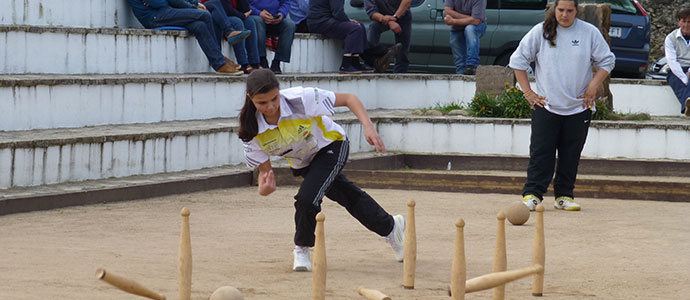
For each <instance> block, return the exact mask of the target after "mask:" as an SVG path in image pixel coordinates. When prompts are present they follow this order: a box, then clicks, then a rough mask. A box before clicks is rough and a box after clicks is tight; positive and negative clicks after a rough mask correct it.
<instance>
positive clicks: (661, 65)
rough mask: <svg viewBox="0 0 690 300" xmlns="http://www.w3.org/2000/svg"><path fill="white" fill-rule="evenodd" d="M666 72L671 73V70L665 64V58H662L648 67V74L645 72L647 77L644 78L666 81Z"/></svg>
mask: <svg viewBox="0 0 690 300" xmlns="http://www.w3.org/2000/svg"><path fill="white" fill-rule="evenodd" d="M668 72H671V68H670V67H669V66H668V64H667V63H666V57H665V56H662V57H660V58H659V59H657V60H656V61H655V62H654V63H653V64H652V66H651V67H649V72H647V76H645V78H646V79H657V80H666V76H667V75H668Z"/></svg>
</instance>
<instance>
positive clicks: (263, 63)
mask: <svg viewBox="0 0 690 300" xmlns="http://www.w3.org/2000/svg"><path fill="white" fill-rule="evenodd" d="M259 66H261V67H262V68H264V69H268V60H266V56H262V57H261V59H260V60H259Z"/></svg>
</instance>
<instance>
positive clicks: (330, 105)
mask: <svg viewBox="0 0 690 300" xmlns="http://www.w3.org/2000/svg"><path fill="white" fill-rule="evenodd" d="M326 100H328V98H326ZM323 103H324V106H326V109H328V111H329V112H331V114H332V115H335V110H334V109H333V104H332V103H331V101H324V102H323Z"/></svg>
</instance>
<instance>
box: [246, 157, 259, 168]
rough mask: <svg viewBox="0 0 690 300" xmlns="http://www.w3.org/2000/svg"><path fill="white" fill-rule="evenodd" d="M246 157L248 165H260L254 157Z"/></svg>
mask: <svg viewBox="0 0 690 300" xmlns="http://www.w3.org/2000/svg"><path fill="white" fill-rule="evenodd" d="M246 158H247V165H249V166H250V167H256V166H258V165H260V163H259V162H258V161H256V160H255V159H251V158H249V157H248V156H247V157H246Z"/></svg>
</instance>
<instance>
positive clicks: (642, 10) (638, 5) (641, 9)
mask: <svg viewBox="0 0 690 300" xmlns="http://www.w3.org/2000/svg"><path fill="white" fill-rule="evenodd" d="M633 2H634V3H635V6H637V9H639V10H640V11H641V12H642V15H643V16H645V17H646V16H647V11H646V10H644V7H642V5H640V2H637V0H633Z"/></svg>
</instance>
